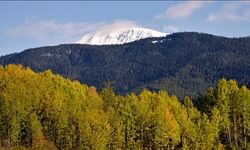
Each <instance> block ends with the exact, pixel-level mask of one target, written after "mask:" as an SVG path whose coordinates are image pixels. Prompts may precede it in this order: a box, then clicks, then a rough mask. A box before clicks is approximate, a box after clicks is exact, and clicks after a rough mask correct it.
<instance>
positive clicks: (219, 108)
mask: <svg viewBox="0 0 250 150" xmlns="http://www.w3.org/2000/svg"><path fill="white" fill-rule="evenodd" d="M168 86H171V85H168ZM198 99H199V103H195V104H194V103H193V102H192V99H191V98H189V97H184V100H183V101H180V100H179V99H178V98H177V96H175V95H172V94H169V93H168V92H167V91H163V90H160V91H157V92H153V91H150V90H147V89H144V90H142V91H141V92H140V93H138V94H135V93H128V94H126V95H118V94H115V92H114V90H113V89H112V86H111V85H109V84H106V86H105V87H104V88H102V89H101V90H100V92H98V91H97V90H96V88H95V87H93V86H87V85H85V84H81V83H80V82H78V81H73V80H70V79H65V78H63V77H61V76H60V75H55V74H53V73H52V71H50V70H47V71H45V72H41V73H35V72H34V71H32V70H31V69H30V68H27V67H23V66H21V65H7V66H0V140H1V145H2V147H1V148H0V149H4V150H5V149H10V148H11V149H18V150H20V149H23V150H25V149H32V150H33V149H34V150H37V149H40V150H53V149H59V150H78V149H79V150H80V149H84V150H85V149H86V150H88V149H96V150H105V149H107V150H118V149H130V150H133V149H134V150H139V149H144V150H147V149H148V150H150V149H151V150H165V149H166V150H170V149H183V150H188V149H197V150H204V149H206V150H209V149H211V150H212V149H216V150H217V149H218V150H223V149H249V148H250V90H249V89H248V88H247V87H246V86H245V85H241V86H239V85H238V84H237V82H236V81H235V80H226V79H220V80H218V81H217V84H216V86H215V87H210V88H208V89H207V92H206V93H205V94H204V95H201V96H199V98H198Z"/></svg>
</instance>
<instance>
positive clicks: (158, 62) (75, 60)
mask: <svg viewBox="0 0 250 150" xmlns="http://www.w3.org/2000/svg"><path fill="white" fill-rule="evenodd" d="M12 63H14V64H22V65H24V66H29V67H31V68H32V69H33V70H35V71H38V72H41V71H44V70H47V69H51V70H52V72H53V73H57V74H60V75H62V76H64V77H68V78H71V79H76V80H79V81H81V82H82V83H86V84H88V85H93V86H95V87H97V89H101V87H102V86H103V84H104V83H105V82H109V83H111V85H112V86H113V87H114V88H115V90H116V92H118V93H122V94H124V93H127V92H130V91H135V92H138V91H140V90H141V89H143V88H145V87H146V88H147V89H151V90H156V91H158V90H159V89H164V90H167V91H168V92H170V93H171V94H176V95H177V96H179V97H181V98H182V97H183V96H184V95H189V96H191V97H197V96H198V95H201V94H203V93H204V92H205V90H206V89H207V88H208V87H209V86H212V85H215V83H216V82H217V80H218V79H220V78H222V77H224V78H226V79H236V80H237V81H238V83H239V84H245V85H248V86H249V85H250V78H249V77H250V38H249V37H246V38H225V37H219V36H214V35H209V34H204V33H195V32H183V33H174V34H171V35H168V36H166V37H162V38H148V39H144V40H139V41H136V42H132V43H128V44H123V45H109V46H93V45H92V46H91V45H80V44H67V45H66V44H64V45H58V46H49V47H40V48H33V49H28V50H25V51H23V52H21V53H17V54H11V55H7V56H3V57H0V64H3V65H5V64H12Z"/></svg>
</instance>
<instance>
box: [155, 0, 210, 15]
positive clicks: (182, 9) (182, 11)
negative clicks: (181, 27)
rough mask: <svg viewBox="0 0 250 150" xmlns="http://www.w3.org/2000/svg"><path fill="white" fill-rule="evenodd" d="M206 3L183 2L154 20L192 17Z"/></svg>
mask: <svg viewBox="0 0 250 150" xmlns="http://www.w3.org/2000/svg"><path fill="white" fill-rule="evenodd" d="M206 3H208V2H202V1H188V2H183V3H180V4H177V5H174V6H172V7H169V8H168V9H167V10H166V11H165V13H163V14H160V15H157V16H155V17H154V19H164V18H170V19H183V18H187V17H189V16H191V15H192V14H193V13H194V12H195V11H197V10H199V9H201V8H202V7H203V6H204V5H205V4H206Z"/></svg>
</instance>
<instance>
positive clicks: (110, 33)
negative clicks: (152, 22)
mask: <svg viewBox="0 0 250 150" xmlns="http://www.w3.org/2000/svg"><path fill="white" fill-rule="evenodd" d="M166 35H168V33H163V32H158V31H155V30H151V29H147V28H140V27H130V28H116V29H106V30H101V31H97V32H93V33H88V34H86V35H84V36H83V37H82V38H81V39H80V40H79V41H77V42H76V43H79V44H90V45H110V44H124V43H129V42H133V41H136V40H140V39H144V38H148V37H163V36H166Z"/></svg>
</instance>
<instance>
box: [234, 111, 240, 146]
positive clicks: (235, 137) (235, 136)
mask: <svg viewBox="0 0 250 150" xmlns="http://www.w3.org/2000/svg"><path fill="white" fill-rule="evenodd" d="M234 142H235V146H236V149H238V148H239V147H238V139H237V125H236V115H235V116H234Z"/></svg>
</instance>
